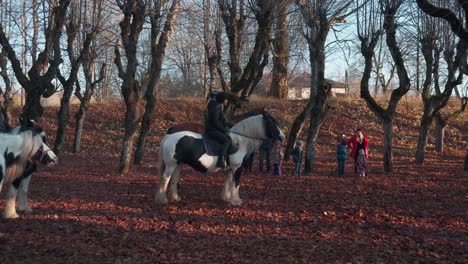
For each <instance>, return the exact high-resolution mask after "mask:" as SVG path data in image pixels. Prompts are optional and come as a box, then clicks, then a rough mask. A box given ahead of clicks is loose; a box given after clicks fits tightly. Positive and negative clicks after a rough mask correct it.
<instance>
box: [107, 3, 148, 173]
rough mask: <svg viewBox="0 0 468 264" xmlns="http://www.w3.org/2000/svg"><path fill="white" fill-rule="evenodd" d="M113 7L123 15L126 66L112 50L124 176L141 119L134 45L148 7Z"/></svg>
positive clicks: (122, 38)
mask: <svg viewBox="0 0 468 264" xmlns="http://www.w3.org/2000/svg"><path fill="white" fill-rule="evenodd" d="M117 5H118V6H119V8H120V10H121V11H122V13H123V20H122V21H121V22H120V23H119V26H120V37H121V42H122V46H123V49H124V50H125V58H126V66H124V63H123V61H122V56H121V54H120V48H119V46H118V45H117V44H116V46H115V60H114V62H115V64H116V66H117V69H118V72H119V77H120V78H121V79H122V86H121V90H122V97H123V99H124V101H125V106H126V108H127V109H126V112H125V119H124V126H125V134H124V137H123V142H122V152H121V154H120V162H119V172H120V173H123V174H126V173H128V171H129V168H130V159H131V151H132V149H133V144H134V138H135V132H136V130H137V127H138V123H139V120H140V117H141V110H142V109H141V102H140V93H141V87H140V85H139V84H138V82H137V81H136V71H137V64H138V59H137V45H138V40H139V37H140V33H141V31H142V29H143V24H144V22H145V17H146V15H147V11H148V3H147V2H146V1H143V0H118V1H117Z"/></svg>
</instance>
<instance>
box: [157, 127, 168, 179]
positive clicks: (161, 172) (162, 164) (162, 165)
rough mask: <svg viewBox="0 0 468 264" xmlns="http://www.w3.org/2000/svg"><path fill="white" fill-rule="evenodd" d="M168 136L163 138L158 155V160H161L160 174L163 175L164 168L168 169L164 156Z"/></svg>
mask: <svg viewBox="0 0 468 264" xmlns="http://www.w3.org/2000/svg"><path fill="white" fill-rule="evenodd" d="M166 137H167V136H164V138H163V139H162V140H161V145H160V146H159V157H158V162H159V167H158V169H159V176H161V175H162V174H163V173H164V170H165V169H166V165H165V163H164V157H163V153H164V152H163V151H164V142H165V141H166Z"/></svg>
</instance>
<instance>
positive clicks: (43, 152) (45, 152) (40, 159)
mask: <svg viewBox="0 0 468 264" xmlns="http://www.w3.org/2000/svg"><path fill="white" fill-rule="evenodd" d="M40 151H41V157H40V158H39V162H42V160H43V159H44V157H45V156H46V155H47V153H48V152H49V151H52V150H51V149H50V148H49V149H46V150H44V148H43V147H41V148H40Z"/></svg>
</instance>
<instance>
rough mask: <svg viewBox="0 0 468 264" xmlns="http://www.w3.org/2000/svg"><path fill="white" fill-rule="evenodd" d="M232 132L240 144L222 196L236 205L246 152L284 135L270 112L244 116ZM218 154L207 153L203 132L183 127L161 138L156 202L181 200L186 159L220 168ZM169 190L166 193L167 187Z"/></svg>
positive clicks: (196, 166) (203, 168) (206, 169)
mask: <svg viewBox="0 0 468 264" xmlns="http://www.w3.org/2000/svg"><path fill="white" fill-rule="evenodd" d="M229 136H230V137H231V139H232V142H233V144H237V145H238V146H239V148H238V149H237V151H236V152H235V153H232V154H230V156H229V158H230V164H231V167H230V170H228V174H227V176H226V181H225V184H224V189H223V194H222V198H223V200H225V201H228V202H230V203H231V204H233V205H240V204H241V203H242V200H241V199H240V198H239V186H240V176H241V172H242V169H241V165H242V161H243V160H244V157H245V155H246V154H247V153H248V152H249V151H251V150H252V149H256V148H258V145H259V144H260V142H261V140H264V139H268V138H275V139H281V140H282V139H284V133H283V131H281V128H280V127H279V125H278V123H277V121H276V119H275V118H274V117H273V116H271V115H270V114H268V113H263V114H261V115H257V116H253V117H249V118H247V119H245V120H242V121H241V122H239V123H238V124H236V125H235V126H233V127H232V128H231V130H230V133H229ZM217 160H218V157H217V156H209V155H207V154H206V150H205V146H204V143H203V140H202V136H201V135H200V134H197V133H194V132H191V131H181V132H177V133H174V134H169V135H166V136H165V137H164V138H163V140H162V141H161V148H160V154H159V163H160V166H159V172H160V173H159V174H160V176H159V177H160V179H159V189H158V192H157V194H156V202H157V203H160V204H166V203H167V202H168V198H169V200H170V201H180V200H181V198H180V196H179V195H178V193H177V182H178V181H179V177H180V165H181V163H185V164H188V165H190V166H191V167H192V168H194V169H196V170H198V171H201V172H216V171H218V170H219V169H218V168H217V167H216V162H217ZM168 187H169V194H168V196H166V191H167V188H168Z"/></svg>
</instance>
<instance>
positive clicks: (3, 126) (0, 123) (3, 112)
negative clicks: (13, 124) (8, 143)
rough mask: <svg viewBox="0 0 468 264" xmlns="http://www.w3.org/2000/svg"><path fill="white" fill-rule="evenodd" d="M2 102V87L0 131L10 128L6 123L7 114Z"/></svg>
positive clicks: (3, 100)
mask: <svg viewBox="0 0 468 264" xmlns="http://www.w3.org/2000/svg"><path fill="white" fill-rule="evenodd" d="M4 103H5V97H4V94H3V91H2V89H0V132H4V131H8V130H10V125H9V124H8V116H7V112H6V108H5V106H4Z"/></svg>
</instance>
